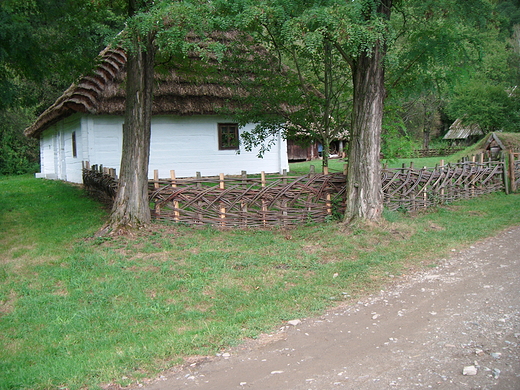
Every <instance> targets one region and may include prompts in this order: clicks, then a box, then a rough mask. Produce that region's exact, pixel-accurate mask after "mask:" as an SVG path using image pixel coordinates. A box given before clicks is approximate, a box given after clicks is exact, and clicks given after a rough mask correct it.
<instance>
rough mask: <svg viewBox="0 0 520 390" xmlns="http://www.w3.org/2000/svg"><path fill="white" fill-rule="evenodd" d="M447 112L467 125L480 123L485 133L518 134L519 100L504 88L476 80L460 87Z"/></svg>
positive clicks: (513, 93)
mask: <svg viewBox="0 0 520 390" xmlns="http://www.w3.org/2000/svg"><path fill="white" fill-rule="evenodd" d="M448 112H449V113H450V114H451V116H452V117H459V118H462V120H463V123H464V124H467V125H471V124H475V123H477V124H479V126H480V127H481V128H482V130H484V131H485V132H491V131H499V130H503V131H519V127H518V126H519V125H520V99H518V97H517V96H516V93H515V92H513V91H507V90H506V89H505V87H504V86H503V85H493V84H490V83H489V82H487V81H486V80H474V81H472V82H471V83H468V84H466V85H463V86H461V87H459V88H457V89H456V91H455V96H454V97H453V99H452V100H451V102H450V104H449V105H448Z"/></svg>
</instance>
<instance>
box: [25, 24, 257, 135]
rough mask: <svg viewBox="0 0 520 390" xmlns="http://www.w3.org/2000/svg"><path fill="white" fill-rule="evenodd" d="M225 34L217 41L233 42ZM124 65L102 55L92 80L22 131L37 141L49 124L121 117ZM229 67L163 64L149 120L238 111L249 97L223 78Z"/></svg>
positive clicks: (114, 55) (118, 53) (196, 60)
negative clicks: (75, 117) (90, 116)
mask: <svg viewBox="0 0 520 390" xmlns="http://www.w3.org/2000/svg"><path fill="white" fill-rule="evenodd" d="M226 34H227V35H225V36H224V37H222V36H220V37H219V39H221V40H222V39H223V40H233V39H237V34H236V33H226ZM192 39H193V37H192ZM265 53H267V52H266V51H265V50H264V51H263V52H262V53H260V55H263V54H265ZM256 54H258V52H257V53H256ZM256 58H257V57H255V59H252V58H248V60H253V61H256ZM126 60H127V57H126V53H125V51H124V50H123V49H121V48H110V47H109V48H107V49H105V50H104V51H103V52H101V54H100V60H99V63H98V65H97V66H96V67H95V69H94V70H93V72H92V74H91V75H89V76H85V77H83V78H81V79H80V81H79V82H78V83H77V84H73V85H71V86H70V87H69V88H68V89H67V90H66V91H65V92H64V93H63V95H62V96H60V97H59V98H58V99H57V100H56V102H55V103H54V104H53V105H52V106H50V107H49V108H48V109H47V110H45V111H44V112H43V113H42V114H41V115H40V117H39V118H38V119H37V120H36V121H35V122H34V123H33V124H32V125H31V126H30V127H28V128H27V129H26V130H25V135H26V136H29V137H34V138H37V137H39V135H40V134H41V133H42V132H43V131H44V130H45V129H47V128H49V127H50V126H52V125H53V124H54V123H56V122H58V121H60V120H62V119H64V118H66V117H68V116H70V115H73V114H74V113H77V112H83V113H89V114H97V115H101V114H109V115H124V111H125V92H126V91H125V87H124V81H125V79H126V71H125V64H126ZM230 61H231V62H230ZM230 61H228V62H227V63H226V61H222V62H218V61H216V60H215V59H213V61H210V63H211V62H212V63H213V64H210V65H208V62H204V61H201V55H200V54H196V53H192V54H191V55H190V56H189V61H188V64H187V63H186V61H185V60H184V61H178V62H176V61H175V60H171V61H170V62H168V65H167V70H166V71H164V72H156V74H155V85H154V102H153V115H213V114H217V113H218V112H219V111H220V110H222V109H223V108H225V109H226V110H227V112H229V111H233V109H234V108H239V107H240V102H239V100H240V98H244V97H245V96H246V95H247V94H248V93H247V92H246V90H245V89H244V88H242V87H241V86H240V83H238V82H237V80H236V79H233V77H232V76H228V75H225V74H226V73H224V72H222V68H223V67H224V66H228V65H230V64H231V65H230V66H232V65H233V62H232V61H233V60H230ZM235 61H236V59H235ZM253 61H251V62H253ZM190 62H191V63H190ZM247 77H249V78H251V77H252V76H251V74H247ZM242 108H243V107H242Z"/></svg>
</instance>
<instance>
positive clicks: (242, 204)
mask: <svg viewBox="0 0 520 390" xmlns="http://www.w3.org/2000/svg"><path fill="white" fill-rule="evenodd" d="M242 185H243V188H242V191H244V193H245V192H247V171H242ZM243 199H245V197H243ZM240 209H241V211H242V219H243V223H244V227H247V202H245V201H241V202H240Z"/></svg>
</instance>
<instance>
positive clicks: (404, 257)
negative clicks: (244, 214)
mask: <svg viewBox="0 0 520 390" xmlns="http://www.w3.org/2000/svg"><path fill="white" fill-rule="evenodd" d="M317 168H318V167H317ZM105 218H106V212H105V211H104V210H103V209H102V207H101V206H100V205H99V204H98V203H96V202H94V201H92V200H90V199H89V198H87V197H85V196H84V194H83V192H82V190H81V189H80V188H78V187H75V186H72V185H68V184H64V183H61V182H57V181H47V180H41V179H34V178H32V177H26V176H22V177H8V178H5V177H4V178H0V389H34V390H39V389H58V388H67V389H70V390H72V389H86V388H88V389H97V388H100V387H101V386H103V385H104V384H107V383H118V384H120V385H123V386H124V385H128V384H130V383H132V382H135V381H137V380H139V379H142V378H143V377H150V376H153V375H155V374H156V373H158V372H160V371H161V370H164V369H166V368H168V367H171V366H173V365H175V364H178V363H179V362H181V361H182V359H183V358H185V357H187V356H192V355H207V354H215V353H216V352H218V351H220V350H222V349H223V348H226V347H227V346H230V345H233V344H236V343H238V342H240V340H243V339H244V338H254V337H257V336H258V335H259V334H261V333H262V332H270V331H272V330H273V329H276V327H277V326H279V325H280V324H281V323H282V322H283V321H287V320H291V319H294V318H302V317H306V316H311V315H316V314H318V313H321V312H323V311H324V310H325V309H327V308H330V307H332V306H335V305H338V304H340V303H342V302H345V301H349V300H351V299H356V297H359V296H362V295H365V294H368V293H370V292H373V291H377V290H379V289H381V288H384V286H385V283H388V282H389V280H391V279H392V277H394V276H399V275H403V274H406V273H409V272H413V271H415V270H417V269H420V268H422V267H430V266H435V263H436V260H438V259H440V258H442V257H445V256H448V255H449V253H450V250H451V249H453V248H463V247H465V246H467V245H469V243H471V242H474V241H477V240H479V239H481V238H483V237H486V236H489V235H492V234H494V233H496V232H498V231H500V230H501V229H504V228H506V227H508V226H512V225H516V224H519V223H520V196H519V195H508V196H506V195H504V194H501V193H500V194H494V195H491V196H485V197H482V198H480V199H474V200H472V201H468V202H459V203H455V204H452V205H448V206H444V207H439V208H436V209H434V210H432V211H431V212H430V213H422V214H417V215H409V214H401V213H389V212H385V222H384V223H383V224H381V225H380V226H373V227H366V226H351V228H350V230H349V231H348V232H345V231H343V230H342V228H341V225H339V224H336V223H328V224H321V225H306V226H301V227H299V228H296V229H292V230H282V229H273V230H237V231H219V230H216V229H212V228H201V229H190V228H186V227H182V226H172V225H167V224H155V225H153V226H151V227H150V228H149V229H145V230H143V231H140V232H139V233H137V234H136V235H135V236H133V237H112V238H107V237H99V238H95V237H94V233H95V231H96V230H97V229H99V228H100V227H101V225H102V224H103V221H104V219H105Z"/></svg>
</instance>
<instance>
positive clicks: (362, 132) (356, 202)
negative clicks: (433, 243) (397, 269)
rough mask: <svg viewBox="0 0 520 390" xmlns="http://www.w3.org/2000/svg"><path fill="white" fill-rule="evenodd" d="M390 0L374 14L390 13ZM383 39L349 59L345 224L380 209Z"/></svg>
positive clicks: (369, 216)
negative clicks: (351, 96) (350, 90)
mask: <svg viewBox="0 0 520 390" xmlns="http://www.w3.org/2000/svg"><path fill="white" fill-rule="evenodd" d="M391 6H392V1H391V0H382V1H381V2H380V3H379V5H378V13H380V14H384V15H386V16H387V17H389V16H390V8H391ZM384 56H385V44H384V42H377V43H376V45H375V46H374V48H373V49H372V51H371V52H365V51H363V52H362V53H361V54H360V55H359V57H358V58H357V59H356V60H355V61H353V62H352V73H353V76H352V77H353V84H354V107H353V112H352V136H351V142H350V147H349V154H348V161H349V168H348V174H347V204H346V212H345V218H344V222H345V223H347V224H348V223H351V222H352V221H353V220H355V219H362V220H369V221H379V220H380V219H381V215H382V212H383V193H382V189H381V165H380V161H379V160H380V157H379V155H380V151H381V125H382V119H383V102H384V98H385V95H386V92H385V86H384V82H385V79H384V64H383V62H384Z"/></svg>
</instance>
